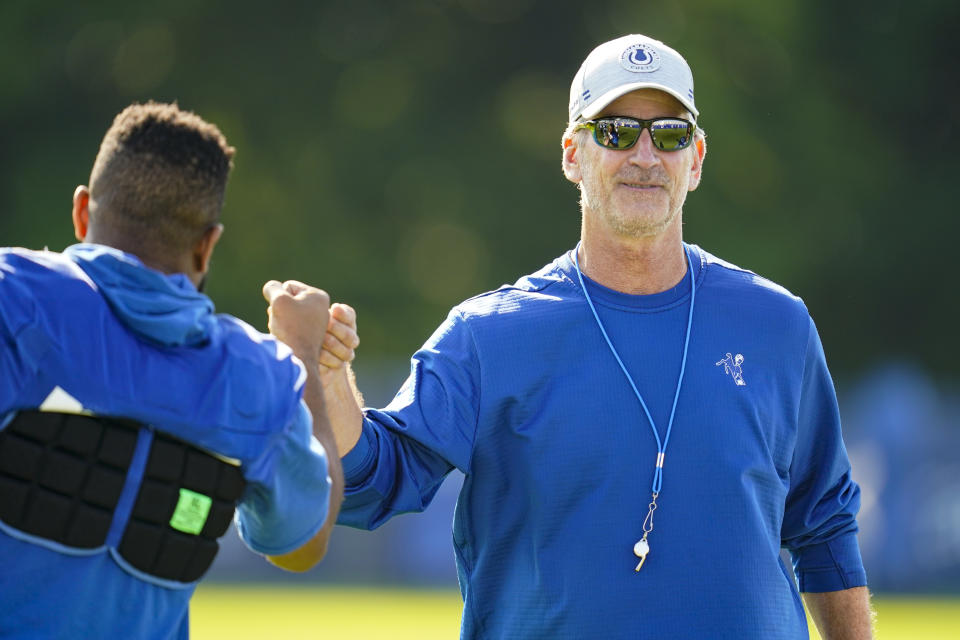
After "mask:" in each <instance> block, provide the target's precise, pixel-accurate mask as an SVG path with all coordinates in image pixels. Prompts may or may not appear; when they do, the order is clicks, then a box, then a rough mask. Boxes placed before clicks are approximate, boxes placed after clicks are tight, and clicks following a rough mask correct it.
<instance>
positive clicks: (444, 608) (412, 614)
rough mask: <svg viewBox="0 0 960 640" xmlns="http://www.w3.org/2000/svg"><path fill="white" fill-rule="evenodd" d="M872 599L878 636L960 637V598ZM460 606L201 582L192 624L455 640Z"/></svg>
mask: <svg viewBox="0 0 960 640" xmlns="http://www.w3.org/2000/svg"><path fill="white" fill-rule="evenodd" d="M874 604H875V607H876V609H877V634H876V638H877V640H960V598H953V599H950V598H922V599H921V598H893V597H880V598H876V599H875V601H874ZM460 607H461V602H460V594H459V593H457V592H456V591H453V592H450V591H421V590H411V589H406V590H404V589H397V590H391V589H361V588H331V587H315V588H300V587H282V586H272V585H271V586H232V585H230V586H227V585H218V584H206V583H204V584H201V585H200V587H199V589H197V593H196V595H195V596H194V599H193V605H192V607H191V614H190V627H191V636H192V637H193V638H195V639H196V640H210V639H215V638H230V639H231V640H254V639H256V640H260V639H262V638H281V639H284V640H299V639H301V638H303V639H308V638H309V639H310V640H314V639H316V638H337V637H342V638H358V639H362V640H379V639H381V638H384V639H386V638H389V639H390V640H408V639H409V640H450V639H451V638H452V639H456V638H457V636H458V633H459V629H460ZM819 637H820V636H819V635H818V634H817V633H816V631H813V632H812V633H811V638H814V639H818V638H819Z"/></svg>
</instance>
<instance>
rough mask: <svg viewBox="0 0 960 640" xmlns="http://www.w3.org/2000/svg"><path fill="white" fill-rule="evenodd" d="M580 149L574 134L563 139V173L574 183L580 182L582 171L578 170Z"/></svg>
mask: <svg viewBox="0 0 960 640" xmlns="http://www.w3.org/2000/svg"><path fill="white" fill-rule="evenodd" d="M579 152H580V149H579V147H577V143H576V140H575V138H574V136H568V137H565V138H564V139H563V161H562V163H563V175H564V176H566V178H567V180H569V181H570V182H572V183H574V184H580V181H581V180H582V179H583V173H582V172H581V170H580V156H579Z"/></svg>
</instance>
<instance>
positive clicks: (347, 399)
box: [320, 363, 363, 458]
mask: <svg viewBox="0 0 960 640" xmlns="http://www.w3.org/2000/svg"><path fill="white" fill-rule="evenodd" d="M320 370H321V380H323V393H324V396H325V397H326V405H327V415H328V416H329V418H330V426H331V428H332V430H333V436H334V438H335V439H336V442H337V452H338V453H339V454H340V457H341V458H342V457H343V456H345V455H347V453H349V452H350V450H351V449H353V447H354V445H356V444H357V441H358V440H359V439H360V430H361V429H362V427H363V408H362V407H363V396H362V395H360V392H359V391H358V390H357V383H356V380H355V378H354V375H353V369H352V368H351V367H350V364H349V363H344V364H343V366H341V367H339V368H337V369H326V370H325V368H324V367H322V366H321V367H320Z"/></svg>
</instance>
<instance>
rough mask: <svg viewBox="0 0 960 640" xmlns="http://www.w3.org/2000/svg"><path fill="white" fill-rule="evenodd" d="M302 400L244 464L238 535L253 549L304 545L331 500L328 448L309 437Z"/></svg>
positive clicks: (278, 551)
mask: <svg viewBox="0 0 960 640" xmlns="http://www.w3.org/2000/svg"><path fill="white" fill-rule="evenodd" d="M312 429H313V420H312V418H311V415H310V410H309V409H308V408H307V406H306V404H304V403H303V401H301V402H300V403H299V409H298V410H296V411H295V412H294V416H293V419H292V420H291V422H290V424H289V425H287V428H286V429H284V431H283V432H282V433H281V434H279V435H278V437H277V438H276V439H274V440H273V441H272V442H271V446H270V448H269V449H268V450H267V451H265V452H264V454H263V455H262V456H261V457H260V458H259V459H258V460H257V461H256V462H255V463H254V464H252V465H250V467H249V468H248V469H245V475H246V478H247V489H246V492H245V493H244V495H243V498H242V499H241V501H240V504H239V506H238V508H237V514H236V523H237V530H238V531H239V533H240V538H241V539H242V540H243V541H244V542H245V543H246V545H247V546H248V547H250V548H251V549H252V550H254V551H256V552H257V553H262V554H266V555H273V556H275V555H282V554H284V553H289V552H290V551H293V550H295V549H299V548H300V547H302V546H303V545H304V544H306V542H307V541H308V540H310V538H312V537H313V536H315V535H316V533H317V531H319V530H320V528H321V527H322V526H323V523H324V521H325V520H326V517H327V510H328V509H329V506H330V486H331V481H330V477H329V476H328V475H327V454H326V452H325V451H324V449H323V445H321V444H320V442H319V441H318V440H317V439H316V438H314V437H313V433H312Z"/></svg>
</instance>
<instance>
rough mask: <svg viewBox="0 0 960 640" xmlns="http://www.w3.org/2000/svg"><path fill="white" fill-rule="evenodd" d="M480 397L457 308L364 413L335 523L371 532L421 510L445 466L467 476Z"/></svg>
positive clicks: (346, 461)
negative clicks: (394, 388) (391, 389)
mask: <svg viewBox="0 0 960 640" xmlns="http://www.w3.org/2000/svg"><path fill="white" fill-rule="evenodd" d="M479 399H480V365H479V358H478V356H477V351H476V346H475V344H474V341H473V336H472V334H471V332H470V328H469V327H468V326H467V323H466V321H465V320H464V319H463V317H462V316H461V315H460V314H459V313H458V312H456V311H454V312H451V314H450V316H449V317H448V318H447V320H446V321H445V322H444V323H443V324H442V325H441V326H440V327H439V328H438V329H437V331H436V332H435V333H434V334H433V336H431V338H430V339H429V340H428V341H427V343H426V344H425V345H424V346H423V347H422V348H421V349H420V350H419V351H418V352H417V353H416V354H414V356H413V358H412V360H411V368H410V376H409V377H408V378H407V380H406V382H404V384H403V386H402V387H401V388H400V391H398V392H397V395H396V397H395V398H394V399H393V401H392V402H391V403H390V405H389V406H387V407H386V408H385V409H383V410H382V411H375V410H367V411H366V412H365V417H364V421H363V431H362V433H361V436H360V440H359V442H358V443H357V445H356V446H355V447H354V448H353V449H352V450H351V451H350V452H349V453H348V454H347V455H346V456H344V458H343V472H344V476H345V478H346V488H345V491H344V501H343V505H342V506H341V508H340V517H339V519H338V520H337V521H338V522H339V523H340V524H345V525H349V526H352V527H358V528H363V529H374V528H376V527H378V526H380V525H381V524H383V523H384V522H386V521H387V520H388V519H389V518H390V517H392V516H394V515H396V514H398V513H407V512H411V511H423V510H424V509H425V508H426V507H427V505H428V504H430V501H431V500H432V499H433V496H434V495H435V494H436V492H437V489H439V487H440V484H441V483H442V482H443V479H444V478H445V477H446V475H447V474H448V473H450V471H451V470H452V469H453V468H454V467H456V468H458V469H460V470H461V471H463V472H464V473H469V467H470V458H471V455H472V452H473V442H474V437H475V434H476V425H477V413H478V406H479Z"/></svg>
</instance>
